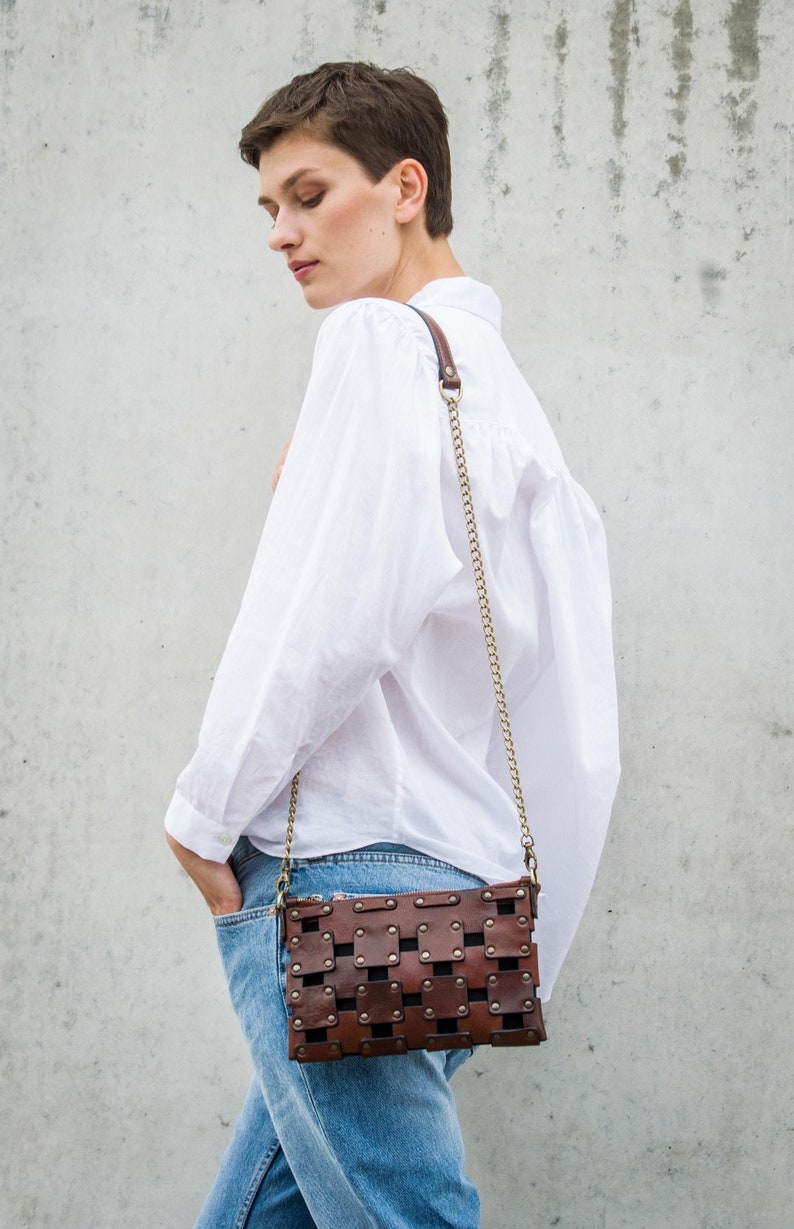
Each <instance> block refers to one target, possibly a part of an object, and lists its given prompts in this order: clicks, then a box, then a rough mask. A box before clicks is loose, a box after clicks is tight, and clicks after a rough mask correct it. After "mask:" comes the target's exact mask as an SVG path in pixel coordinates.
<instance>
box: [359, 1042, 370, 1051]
mask: <svg viewBox="0 0 794 1229" xmlns="http://www.w3.org/2000/svg"><path fill="white" fill-rule="evenodd" d="M371 1049H372V1046H371V1045H370V1044H369V1042H368V1041H365V1042H363V1043H362V1046H361V1052H362V1054H369V1052H370V1050H371Z"/></svg>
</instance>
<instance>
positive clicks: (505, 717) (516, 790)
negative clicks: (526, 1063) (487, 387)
mask: <svg viewBox="0 0 794 1229" xmlns="http://www.w3.org/2000/svg"><path fill="white" fill-rule="evenodd" d="M438 387H439V389H440V390H441V396H442V397H443V398H444V401H445V402H446V406H447V410H448V411H449V429H450V431H451V432H452V446H453V448H454V450H455V461H456V463H457V467H458V483H459V485H460V494H461V499H462V500H463V514H464V516H465V518H466V532H467V534H468V536H469V550H470V552H471V565H472V569H473V571H474V583H475V585H476V588H477V601H478V602H479V606H480V618H481V619H482V630H483V632H484V633H485V647H486V649H487V650H488V664H489V665H490V667H491V679H492V681H493V690H494V695H495V697H496V708H497V711H498V713H499V724H500V725H501V727H502V738H503V740H504V745H505V753H506V755H507V767H508V769H509V771H510V781H511V783H512V786H513V797H514V798H515V802H516V810H517V811H518V822H519V824H520V825H521V845H522V847H523V850H524V865H525V866H526V868H527V873H528V874H529V878H530V882H531V883H533V884H536V883H537V881H538V859H537V855H536V854H535V844H534V842H533V840H532V833H531V832H530V830H529V823H528V821H527V810H526V807H525V805H524V791H523V790H522V788H521V778H520V777H519V775H518V762H517V760H516V749H515V744H514V743H513V731H512V730H511V728H510V714H509V713H508V711H507V699H506V697H505V689H504V684H503V682H502V668H501V666H500V664H499V653H498V652H497V648H496V634H495V632H494V627H493V619H492V618H491V603H490V602H489V601H488V587H487V585H486V583H485V569H484V567H483V562H482V551H481V550H480V535H479V533H478V532H477V520H476V517H475V515H474V501H473V500H472V497H471V483H470V482H469V470H468V467H467V465H466V453H465V451H464V448H463V432H462V431H461V429H460V414H459V413H458V402H459V401H460V399H461V396H462V390H461V389H458V390H457V391H456V392H450V391H449V390H448V389H445V388H444V384H443V382H442V381H439V385H438Z"/></svg>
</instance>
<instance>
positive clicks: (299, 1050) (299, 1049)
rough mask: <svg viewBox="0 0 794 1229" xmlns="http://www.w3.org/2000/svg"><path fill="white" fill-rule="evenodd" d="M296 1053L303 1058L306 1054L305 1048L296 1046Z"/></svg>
mask: <svg viewBox="0 0 794 1229" xmlns="http://www.w3.org/2000/svg"><path fill="white" fill-rule="evenodd" d="M298 1053H299V1054H300V1055H301V1056H303V1055H304V1054H305V1053H306V1046H298Z"/></svg>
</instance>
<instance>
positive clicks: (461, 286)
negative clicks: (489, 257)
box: [408, 277, 502, 332]
mask: <svg viewBox="0 0 794 1229" xmlns="http://www.w3.org/2000/svg"><path fill="white" fill-rule="evenodd" d="M408 302H409V303H410V304H411V305H412V306H413V307H421V308H423V309H424V308H428V309H430V308H433V307H458V308H460V309H461V311H465V312H471V313H472V314H473V315H475V316H481V317H482V319H483V320H487V321H488V323H489V324H492V325H493V326H494V328H495V329H496V330H497V331H499V332H500V331H501V325H502V304H501V303H500V302H499V299H498V297H497V296H496V294H495V293H494V292H493V290H491V287H490V286H485V285H484V284H483V283H482V282H475V280H474V278H473V277H439V278H437V279H436V280H435V281H433V282H428V283H427V285H426V286H423V287H422V289H421V290H419V291H417V293H416V294H415V295H414V296H413V298H411V299H409V300H408Z"/></svg>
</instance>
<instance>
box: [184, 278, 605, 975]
mask: <svg viewBox="0 0 794 1229" xmlns="http://www.w3.org/2000/svg"><path fill="white" fill-rule="evenodd" d="M411 302H412V303H414V304H416V306H417V307H420V308H422V309H423V310H425V311H427V312H428V313H429V314H430V315H432V316H434V317H435V318H436V319H437V320H438V322H439V324H440V325H441V327H442V328H443V329H444V331H445V332H446V334H447V337H448V339H449V342H450V346H451V349H452V353H453V355H454V357H455V360H456V362H457V364H458V368H459V371H460V375H461V378H462V382H463V397H462V400H461V403H460V414H461V420H462V425H463V433H464V441H465V448H466V455H467V461H468V469H469V474H470V478H471V484H472V490H473V497H474V506H475V511H476V516H477V521H478V526H479V534H480V542H481V546H482V552H483V557H484V560H485V566H486V574H487V577H488V586H489V596H490V603H491V610H492V614H493V621H494V625H495V629H496V637H497V644H498V650H499V656H500V659H501V667H502V672H503V676H504V681H505V689H506V693H507V699H508V705H509V709H510V716H511V720H512V727H513V735H514V739H515V744H516V750H517V755H518V763H519V768H520V772H521V778H522V783H523V788H524V793H525V797H526V803H527V812H528V816H529V821H530V826H531V828H532V832H533V835H534V838H535V845H536V849H537V856H538V863H539V878H540V880H541V883H542V886H543V894H542V902H541V910H540V913H541V916H540V920H539V924H538V929H537V938H538V943H539V950H540V958H541V988H542V991H543V997H544V998H548V996H549V994H550V992H551V988H552V985H553V982H554V979H555V977H556V975H557V972H558V970H559V967H560V965H561V963H562V960H563V958H564V956H565V953H566V951H567V950H568V947H569V945H570V942H571V939H572V938H573V934H574V932H575V929H576V926H577V924H578V921H579V918H580V916H581V913H582V910H583V908H584V905H585V903H586V901H587V897H588V894H589V892H590V888H591V885H592V882H593V877H594V875H595V870H596V866H597V863H598V859H599V856H600V853H601V849H602V845H603V841H604V836H605V833H606V827H607V823H608V820H609V813H610V809H611V805H612V801H613V797H614V793H615V788H616V784H617V779H618V771H619V770H618V741H617V714H616V701H615V682H614V670H613V662H612V647H611V632H610V618H611V600H610V590H609V580H608V574H607V560H606V551H605V544H604V534H603V530H602V526H601V522H600V520H599V517H598V514H597V513H596V510H595V508H594V507H593V504H592V502H591V501H590V499H589V498H588V496H587V495H586V494H585V493H584V491H583V490H582V489H581V487H579V486H578V485H577V483H576V482H575V481H574V480H573V478H572V477H571V475H570V474H569V473H568V470H567V468H566V466H565V463H564V461H563V458H562V455H561V453H560V449H559V446H558V444H557V442H556V440H555V439H554V436H553V434H552V431H551V428H550V427H549V424H548V422H547V420H546V418H545V416H544V414H543V412H542V410H541V408H540V406H539V404H538V402H537V400H536V399H535V397H534V395H533V394H532V392H531V390H530V389H529V388H528V386H527V384H526V383H525V381H524V379H523V377H522V376H521V374H520V373H519V371H518V369H517V368H516V366H515V364H514V363H513V361H512V359H511V358H510V355H509V354H508V352H507V350H506V348H505V345H504V343H503V341H502V338H501V335H500V331H499V328H500V318H501V308H500V304H499V301H498V299H497V298H496V296H495V295H494V293H493V292H492V291H491V290H490V289H489V288H488V287H486V286H483V285H481V284H480V283H478V282H475V281H473V280H472V279H471V278H467V277H461V278H446V279H442V280H439V281H435V282H431V283H429V284H428V285H427V286H425V287H424V288H423V289H422V290H421V291H420V292H419V294H417V295H416V296H415V297H414V299H412V300H411ZM298 769H301V784H300V796H299V803H298V814H297V821H296V826H295V838H294V844H293V856H295V857H314V856H318V855H323V854H331V853H335V852H339V851H341V850H348V849H355V848H359V847H361V846H363V845H368V844H370V843H373V842H376V841H390V842H395V843H397V844H401V845H409V846H411V847H413V848H414V849H417V850H419V851H420V852H422V853H425V854H428V855H430V856H432V857H434V858H440V859H442V860H444V861H446V862H451V863H453V864H454V865H455V866H458V867H461V868H462V869H464V870H467V871H470V872H472V873H474V874H476V875H479V876H482V877H483V878H484V879H487V880H491V881H499V880H502V879H512V878H515V877H516V876H518V875H519V874H521V873H523V871H524V867H523V857H522V850H521V846H520V839H519V838H520V832H519V825H518V820H517V817H516V810H515V805H514V802H513V796H512V792H511V787H510V782H509V777H508V773H507V767H506V757H505V752H504V747H503V744H502V737H501V731H500V726H499V720H498V717H497V714H496V706H495V702H494V694H493V687H492V683H491V678H490V673H489V668H488V662H487V657H486V651H485V642H484V638H483V631H482V625H481V622H480V614H479V608H478V605H477V599H476V594H475V588H474V582H473V576H472V567H471V560H470V555H469V547H468V541H467V537H466V529H465V523H464V518H463V510H462V505H461V497H460V491H459V487H458V478H457V471H456V467H455V460H454V455H453V451H452V446H451V439H450V431H449V420H448V416H447V410H446V407H445V405H444V403H443V402H442V400H441V397H440V395H439V391H438V370H437V360H436V356H435V351H434V349H433V345H432V341H431V338H430V334H429V332H428V330H427V328H426V326H425V324H424V323H423V322H422V320H421V319H420V318H419V317H418V316H417V315H416V313H415V312H413V311H411V310H410V309H409V308H408V307H406V306H405V305H403V304H399V303H394V302H391V301H388V300H385V299H359V300H355V301H352V302H350V303H346V304H343V305H342V306H341V307H338V308H337V309H336V310H335V311H334V312H332V313H331V314H330V315H329V316H328V317H327V318H326V320H325V321H324V322H323V325H322V327H321V329H320V332H319V335H318V338H317V345H316V350H315V355H314V364H313V368H312V374H311V379H310V381H309V385H308V388H307V391H306V397H305V400H304V403H303V407H302V410H301V413H300V417H299V420H298V424H297V427H296V430H295V435H294V438H293V441H292V445H291V447H290V451H289V455H288V458H287V461H286V464H285V466H284V470H283V473H282V475H281V480H280V482H279V485H278V487H277V489H276V492H275V495H274V497H273V501H272V504H271V507H270V511H269V513H268V517H267V521H266V524H265V528H264V532H263V535H262V539H261V543H260V546H259V549H258V552H257V555H256V559H255V561H254V565H253V571H252V573H251V578H250V580H249V582H248V586H247V589H246V592H245V596H244V598H243V603H242V608H241V610H240V613H239V615H238V618H237V621H236V622H235V625H234V628H233V629H232V633H231V636H230V638H229V642H228V645H227V647H226V651H225V653H224V655H223V659H222V661H221V664H220V667H219V669H218V672H217V675H216V678H215V682H214V685H213V688H212V693H211V695H210V699H209V703H208V705H207V710H206V713H205V716H204V720H203V723H202V726H201V732H200V735H199V743H198V749H197V751H196V753H195V755H194V757H193V759H192V760H191V762H190V763H189V764H188V766H187V768H185V770H184V772H183V773H182V775H181V776H180V777H179V780H178V782H177V788H176V793H175V795H174V798H173V800H172V802H171V805H170V807H169V809H168V813H167V816H166V826H167V828H168V830H169V832H170V833H171V834H172V835H173V836H174V837H176V839H177V840H179V841H180V842H181V843H182V844H184V845H187V846H188V847H189V848H191V849H193V850H195V852H196V853H199V854H200V855H202V857H205V858H210V859H214V860H216V861H219V862H222V861H225V859H226V858H227V857H228V856H229V852H230V849H231V847H232V846H233V844H234V842H235V841H236V839H237V837H238V836H239V835H240V834H242V833H245V835H246V836H248V837H249V839H250V840H251V841H252V842H253V844H254V845H255V846H256V847H257V848H258V849H260V850H262V851H264V852H266V853H268V854H272V855H274V856H276V857H280V856H281V855H282V853H283V847H284V836H285V828H286V820H287V807H288V797H289V787H290V782H291V779H292V776H293V774H294V773H295V772H296V771H297V770H298Z"/></svg>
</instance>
